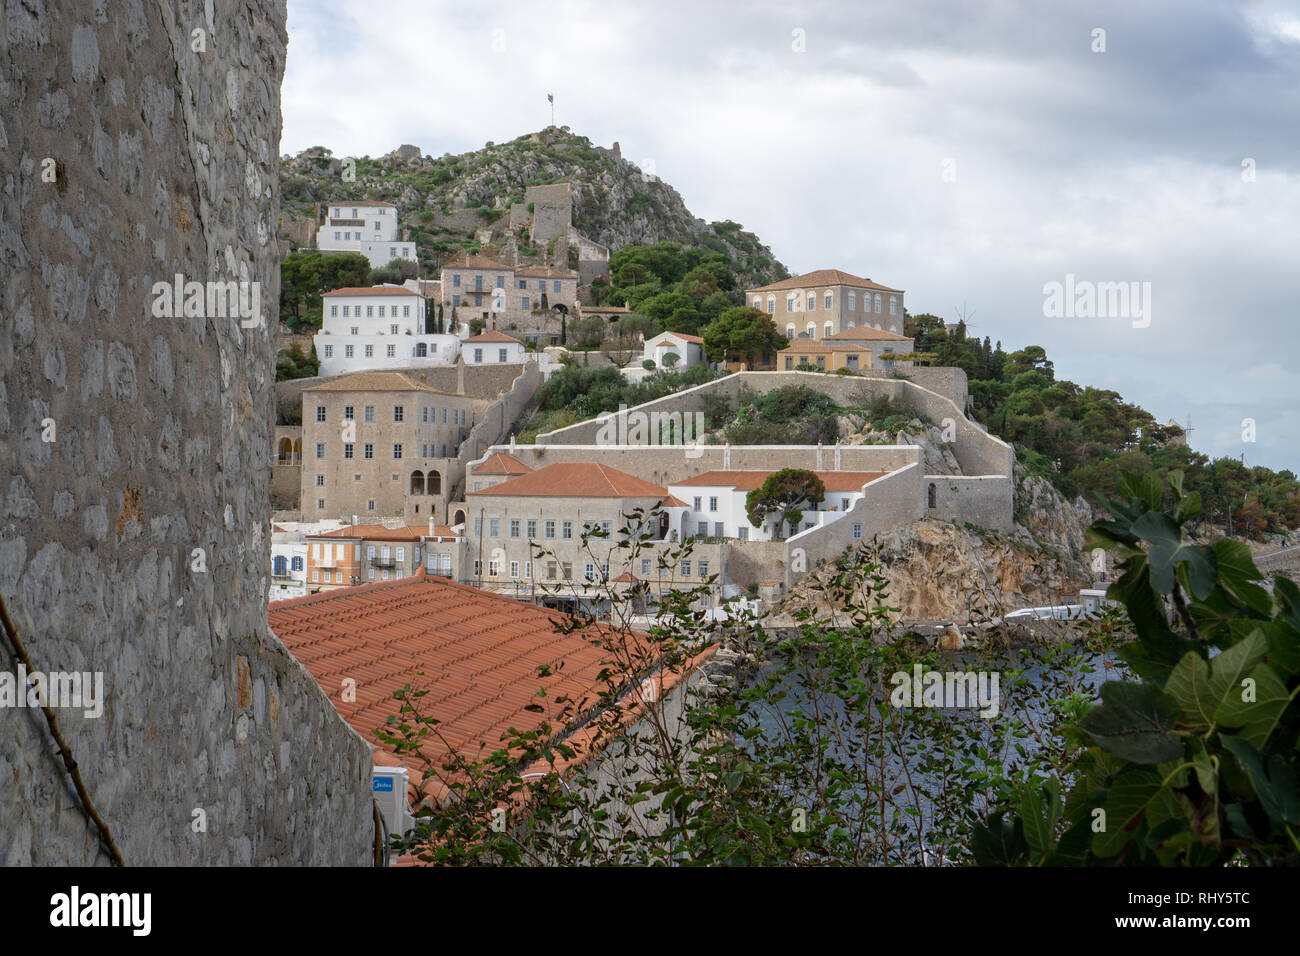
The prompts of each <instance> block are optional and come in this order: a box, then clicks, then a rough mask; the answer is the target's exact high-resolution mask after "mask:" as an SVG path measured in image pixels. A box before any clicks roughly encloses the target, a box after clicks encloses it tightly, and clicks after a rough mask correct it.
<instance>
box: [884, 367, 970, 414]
mask: <svg viewBox="0 0 1300 956" xmlns="http://www.w3.org/2000/svg"><path fill="white" fill-rule="evenodd" d="M858 374H859V375H861V376H863V377H864V378H894V377H895V376H902V377H903V378H905V379H906V380H907V381H909V382H913V383H914V384H916V385H920V386H921V387H922V388H926V389H929V390H930V391H932V392H934V393H935V394H936V395H942V396H943V397H944V398H947V399H950V400H951V401H952V402H953V404H955V405H956V406H957V407H958V408H960V409H961V410H962V411H965V410H966V406H967V405H968V404H970V391H969V389H968V388H967V384H966V373H965V372H964V371H963V370H962V369H959V368H954V367H952V366H947V365H945V366H928V365H913V366H911V367H905V368H897V369H885V368H865V369H863V370H862V371H860V372H859V373H858Z"/></svg>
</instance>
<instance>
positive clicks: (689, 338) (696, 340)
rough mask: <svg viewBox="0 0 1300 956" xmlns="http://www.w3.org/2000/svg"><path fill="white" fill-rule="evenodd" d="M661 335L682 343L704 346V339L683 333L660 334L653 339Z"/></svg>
mask: <svg viewBox="0 0 1300 956" xmlns="http://www.w3.org/2000/svg"><path fill="white" fill-rule="evenodd" d="M663 335H670V336H672V337H673V338H675V339H678V340H680V341H682V342H694V343H696V344H697V345H703V344H704V339H702V338H700V337H699V336H698V335H687V334H685V333H684V332H660V333H659V335H656V336H654V338H656V339H657V338H659V337H660V336H663Z"/></svg>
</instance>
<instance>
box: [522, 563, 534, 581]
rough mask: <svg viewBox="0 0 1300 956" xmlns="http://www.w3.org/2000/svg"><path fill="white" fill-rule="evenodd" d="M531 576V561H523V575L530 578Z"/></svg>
mask: <svg viewBox="0 0 1300 956" xmlns="http://www.w3.org/2000/svg"><path fill="white" fill-rule="evenodd" d="M532 576H533V562H531V561H525V562H524V577H526V578H529V579H531V578H532Z"/></svg>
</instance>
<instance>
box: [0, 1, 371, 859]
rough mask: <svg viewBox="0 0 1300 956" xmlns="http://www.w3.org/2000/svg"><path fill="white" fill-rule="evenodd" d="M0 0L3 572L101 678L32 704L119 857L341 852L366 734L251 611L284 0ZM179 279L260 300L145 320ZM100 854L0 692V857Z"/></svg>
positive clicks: (363, 849)
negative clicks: (236, 308) (240, 286)
mask: <svg viewBox="0 0 1300 956" xmlns="http://www.w3.org/2000/svg"><path fill="white" fill-rule="evenodd" d="M205 10H206V12H205ZM0 11H2V15H0V54H2V55H0V63H3V67H0V70H3V72H2V73H0V275H3V282H0V342H4V343H5V344H6V346H8V345H10V344H12V348H10V347H5V348H0V468H3V469H4V471H5V474H4V475H3V476H2V477H0V593H2V594H3V595H4V599H5V601H6V603H7V605H8V608H9V611H10V614H11V615H12V617H13V620H14V623H15V625H16V627H17V629H18V631H19V633H20V635H21V637H22V639H23V640H24V642H25V643H26V645H27V647H28V649H29V652H30V654H31V657H32V659H33V664H34V666H35V667H36V668H37V669H39V670H43V671H81V672H88V673H92V674H93V673H99V674H102V682H103V683H102V686H103V711H102V714H101V715H99V716H86V715H85V713H84V710H85V708H84V707H74V708H68V707H63V708H60V709H59V710H58V717H59V721H60V725H61V728H62V731H63V735H64V737H65V738H66V740H67V742H68V744H69V745H70V747H71V749H72V752H73V754H74V756H75V759H76V760H77V761H78V763H79V765H80V770H81V774H82V776H83V778H84V780H85V782H86V786H87V788H88V789H89V792H90V794H91V797H92V799H93V800H94V802H95V805H96V808H97V809H98V811H99V813H100V814H101V815H102V817H103V818H104V820H105V821H106V822H107V823H108V825H109V827H110V829H111V831H112V833H113V836H114V838H115V840H116V842H117V844H118V846H119V847H120V848H121V851H122V854H123V856H124V858H125V860H126V861H127V863H129V864H137V865H143V864H152V865H173V864H186V865H212V864H247V863H277V864H365V863H367V862H368V861H369V860H370V858H371V846H372V841H373V839H374V827H373V822H372V816H371V813H372V801H371V796H370V770H371V758H370V751H369V748H368V746H367V745H366V743H365V742H364V741H363V740H362V739H361V738H360V736H358V735H357V734H356V733H355V732H354V731H353V730H351V728H349V727H348V725H347V724H346V723H344V721H343V720H342V719H341V718H340V717H339V716H338V714H337V712H336V711H335V709H334V707H333V706H332V705H331V704H330V702H329V700H328V699H327V698H326V696H325V694H324V693H323V692H322V691H321V689H320V687H319V686H318V685H317V684H316V682H315V681H314V680H313V679H312V677H311V675H310V674H308V673H307V672H306V671H305V670H304V669H303V668H302V667H301V666H299V665H298V663H297V662H296V661H295V660H294V659H293V657H292V656H290V655H289V654H288V652H287V651H286V650H285V648H284V647H283V645H282V644H281V643H280V642H279V641H278V640H277V639H276V638H275V636H274V635H273V634H272V633H271V632H270V630H269V629H268V627H267V617H266V600H267V592H268V584H269V581H268V577H269V575H270V560H269V559H270V554H269V551H270V528H269V524H268V520H267V513H268V509H267V504H268V483H269V481H270V472H271V463H270V460H271V455H272V446H271V434H272V423H273V404H272V385H273V380H274V374H275V372H274V363H273V352H274V347H273V336H274V331H273V325H272V324H269V323H268V318H269V319H270V320H271V321H272V322H273V320H274V316H275V310H276V303H277V301H278V296H279V276H278V269H277V250H276V245H275V243H274V241H273V238H272V237H273V235H274V232H275V228H276V220H277V206H278V201H279V196H278V183H277V176H278V156H279V135H280V102H279V96H280V80H281V76H282V74H283V69H284V57H285V44H286V42H287V37H286V34H285V6H284V3H283V0H240V2H238V3H223V4H216V5H215V6H214V5H212V4H206V5H205V4H204V3H202V2H198V0H159V2H151V3H142V2H140V0H124V2H121V3H114V4H105V3H74V2H71V0H66V2H52V0H3V2H0ZM209 17H212V18H213V19H208V18H209ZM195 31H200V32H197V33H196V32H195ZM199 38H201V40H202V43H201V44H200V43H199V42H198V39H199ZM198 45H202V46H204V47H205V50H203V51H200V52H194V49H193V48H194V46H198ZM177 274H180V275H181V276H183V278H184V281H196V282H211V281H231V280H233V281H241V280H242V281H247V282H250V283H258V284H259V285H258V286H257V288H258V289H259V290H260V304H261V310H260V311H261V315H260V316H252V317H250V318H249V319H248V325H247V327H242V326H241V323H240V321H239V320H238V319H236V318H222V317H209V318H203V317H180V318H164V317H158V316H157V315H155V312H154V306H155V304H156V299H155V295H154V294H153V284H154V283H155V282H160V281H161V282H167V283H171V282H172V281H173V278H174V276H175V275H177ZM252 288H253V287H252V286H248V287H246V289H247V290H249V291H251V289H252ZM159 298H162V299H165V298H166V297H165V296H161V297H159ZM250 304H251V302H250ZM250 311H251V310H250ZM17 666H18V665H17V661H16V660H15V659H14V655H13V654H12V652H11V650H10V647H9V644H8V642H7V641H6V640H0V671H4V672H7V673H9V674H14V673H15V672H16V670H17ZM105 862H107V856H106V854H105V853H104V852H102V851H101V849H100V844H99V840H98V837H97V831H96V830H95V828H94V827H93V825H92V824H90V822H89V821H88V819H87V816H86V814H85V812H84V810H83V808H82V806H81V804H80V801H79V800H78V799H77V796H76V794H75V792H74V791H73V789H72V787H71V785H70V782H69V778H68V775H67V773H66V772H65V770H64V768H63V766H62V762H61V761H60V759H59V757H58V753H57V750H56V748H55V745H54V743H53V741H52V739H51V736H50V733H49V731H48V729H47V727H46V724H45V721H44V718H43V716H42V715H41V713H40V711H39V710H35V709H30V708H10V707H5V708H0V864H4V865H22V864H36V865H61V864H74V865H87V864H96V863H98V864H103V863H105Z"/></svg>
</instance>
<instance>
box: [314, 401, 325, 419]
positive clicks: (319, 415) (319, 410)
mask: <svg viewBox="0 0 1300 956" xmlns="http://www.w3.org/2000/svg"><path fill="white" fill-rule="evenodd" d="M316 421H318V422H323V421H325V406H324V405H317V406H316Z"/></svg>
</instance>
